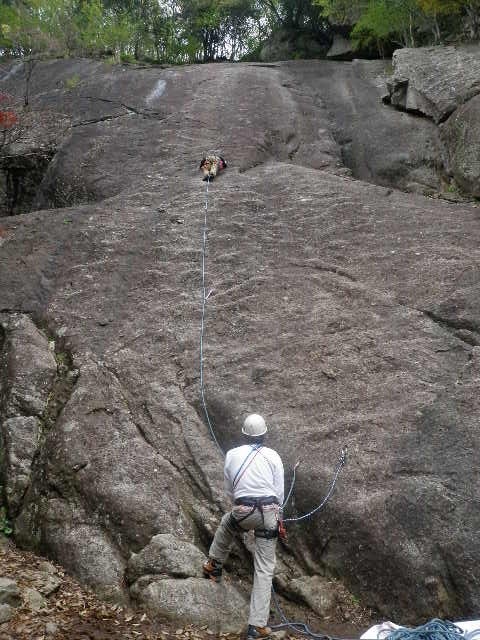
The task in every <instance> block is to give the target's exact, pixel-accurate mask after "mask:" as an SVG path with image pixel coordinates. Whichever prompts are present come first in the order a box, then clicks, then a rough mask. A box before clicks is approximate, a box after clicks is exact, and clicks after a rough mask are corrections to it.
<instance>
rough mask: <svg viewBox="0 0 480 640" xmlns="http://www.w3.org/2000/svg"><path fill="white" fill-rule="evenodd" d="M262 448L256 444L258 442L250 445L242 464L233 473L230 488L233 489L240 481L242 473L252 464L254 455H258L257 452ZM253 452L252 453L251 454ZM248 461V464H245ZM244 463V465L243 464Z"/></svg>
mask: <svg viewBox="0 0 480 640" xmlns="http://www.w3.org/2000/svg"><path fill="white" fill-rule="evenodd" d="M261 448H262V445H261V444H260V445H258V444H254V445H252V448H251V449H250V451H249V452H248V455H247V457H246V458H245V460H244V461H243V462H242V464H241V465H240V467H239V469H238V471H237V473H236V474H235V476H234V478H233V480H232V488H233V489H235V488H236V486H237V485H238V483H239V482H240V480H241V479H242V477H243V474H244V473H245V471H246V470H247V469H248V467H249V466H250V465H251V464H252V462H253V461H254V460H255V458H256V456H257V455H258V453H260V449H261ZM252 454H253V455H252ZM247 461H248V464H247ZM245 465H246V466H245Z"/></svg>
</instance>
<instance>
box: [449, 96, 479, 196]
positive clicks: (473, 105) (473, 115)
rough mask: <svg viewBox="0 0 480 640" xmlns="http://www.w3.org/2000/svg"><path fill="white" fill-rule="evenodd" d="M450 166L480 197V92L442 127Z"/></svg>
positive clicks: (458, 179)
mask: <svg viewBox="0 0 480 640" xmlns="http://www.w3.org/2000/svg"><path fill="white" fill-rule="evenodd" d="M442 137H443V139H444V141H445V146H446V148H447V149H448V151H449V170H450V172H451V174H452V176H453V177H454V179H455V182H456V183H457V184H458V185H459V186H460V187H461V188H462V189H463V190H464V191H466V192H467V193H471V194H472V195H474V196H476V197H477V198H478V197H480V95H477V96H475V97H474V98H472V99H471V100H470V101H469V102H467V103H466V104H464V105H462V106H461V107H459V108H458V109H457V110H456V111H455V112H454V113H453V114H452V115H451V116H450V118H449V119H448V120H447V121H446V122H445V124H444V125H443V127H442Z"/></svg>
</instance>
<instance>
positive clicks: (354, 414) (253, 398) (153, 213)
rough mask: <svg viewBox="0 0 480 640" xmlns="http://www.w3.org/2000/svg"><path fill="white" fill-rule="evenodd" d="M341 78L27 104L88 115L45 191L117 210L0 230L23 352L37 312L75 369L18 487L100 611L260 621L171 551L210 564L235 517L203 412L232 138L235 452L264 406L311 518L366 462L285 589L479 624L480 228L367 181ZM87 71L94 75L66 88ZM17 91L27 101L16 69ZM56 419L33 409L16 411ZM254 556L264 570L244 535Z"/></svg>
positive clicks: (217, 374)
mask: <svg viewBox="0 0 480 640" xmlns="http://www.w3.org/2000/svg"><path fill="white" fill-rule="evenodd" d="M326 64H329V63H320V62H311V63H301V62H299V63H292V64H286V65H284V64H279V65H274V66H273V67H272V66H267V67H265V66H261V65H241V64H235V65H228V64H225V65H214V66H208V65H204V66H199V67H184V68H171V69H164V70H162V69H153V68H152V69H135V68H121V67H118V68H115V67H108V66H104V65H102V64H101V63H95V62H88V61H76V62H75V61H70V62H69V61H57V62H51V63H48V64H45V65H41V66H39V67H38V71H37V74H36V76H35V78H34V83H33V87H32V105H33V106H35V105H36V108H41V109H46V108H48V107H51V108H53V109H55V110H56V111H59V112H64V113H65V114H66V116H67V117H68V118H69V119H71V121H72V122H73V123H74V125H72V127H71V129H69V130H68V132H67V134H66V136H65V138H64V140H63V142H62V145H61V147H60V148H59V149H58V152H57V155H56V157H55V158H54V160H53V162H52V164H51V166H50V168H49V170H48V171H47V175H46V176H45V179H44V182H43V183H42V185H41V193H43V194H45V196H44V197H45V200H44V202H45V204H48V202H49V197H48V194H49V193H52V191H56V190H57V189H58V188H59V186H58V185H59V184H61V185H63V187H62V188H68V187H69V185H76V184H77V183H78V180H79V179H81V182H82V184H83V185H84V187H85V188H86V189H87V191H88V193H89V199H95V200H96V202H90V203H88V202H85V204H83V205H82V206H73V207H70V208H63V209H43V210H39V211H35V212H33V213H31V214H30V215H22V216H15V217H12V218H9V219H7V220H6V221H5V222H4V223H3V227H4V235H3V240H4V242H3V244H2V262H1V266H0V291H1V301H2V302H1V310H2V313H3V318H4V324H5V326H7V329H5V331H6V334H5V335H6V337H5V338H4V345H3V353H4V355H3V357H4V361H10V360H11V358H12V349H13V348H14V346H13V345H12V342H11V341H10V342H9V339H8V331H10V329H8V327H11V326H12V323H15V322H17V321H18V318H22V319H23V320H22V322H25V323H27V324H28V326H29V327H30V329H31V333H30V334H29V335H34V333H33V329H32V327H33V325H36V326H37V327H39V329H38V330H39V331H40V332H45V331H48V333H49V335H50V334H51V335H52V336H53V337H54V340H55V350H56V361H57V370H58V369H59V367H60V365H59V362H60V361H61V360H62V359H63V360H64V362H65V365H64V369H63V372H62V373H61V374H60V373H57V376H59V380H57V382H54V383H53V390H54V392H53V397H54V398H57V401H56V410H55V412H51V413H49V419H48V421H47V426H46V427H45V428H42V429H41V436H42V437H41V438H40V440H39V445H38V447H37V453H36V454H35V456H34V462H33V464H32V463H31V462H30V463H29V464H30V466H29V467H27V466H26V465H23V466H22V467H20V469H21V471H20V472H18V473H17V467H13V466H12V465H11V464H10V466H8V465H7V463H6V462H5V461H4V462H3V465H2V473H3V475H4V477H7V479H8V482H10V484H11V485H12V486H16V483H18V482H19V480H18V478H20V480H21V481H22V486H24V487H26V489H25V495H23V496H22V497H21V499H19V502H17V505H16V507H15V511H14V513H13V516H14V524H15V535H16V538H17V540H18V541H20V542H21V543H22V544H23V545H25V546H30V547H33V548H38V549H41V550H42V551H43V552H46V553H49V554H50V555H51V556H52V557H53V558H55V559H56V560H59V561H60V562H61V563H62V564H63V565H64V566H65V567H66V568H67V569H68V570H69V571H71V572H73V573H75V574H76V575H77V576H79V577H80V578H81V579H82V580H83V581H85V582H86V583H88V584H91V585H93V586H94V587H95V588H96V589H97V590H98V591H99V592H100V593H102V594H103V595H104V596H105V597H109V598H113V599H116V600H118V599H120V600H121V599H126V598H128V597H131V596H134V597H135V599H136V600H137V601H139V602H141V603H142V606H145V607H147V608H150V609H151V610H154V611H159V612H162V614H168V615H169V616H172V617H179V616H180V617H190V619H195V620H197V621H200V620H206V619H207V618H208V617H210V616H215V618H214V628H215V630H221V629H225V628H232V621H234V623H233V625H234V626H235V627H239V626H241V623H242V622H244V621H245V618H244V613H243V612H244V606H245V603H246V594H244V593H242V592H240V591H237V590H236V588H237V586H238V585H239V584H240V583H235V588H234V586H233V583H229V581H228V579H227V580H226V582H225V584H226V585H227V586H226V587H225V591H223V590H222V589H223V587H218V586H217V587H216V586H215V585H212V584H210V583H209V582H207V581H204V580H202V579H199V578H197V577H196V576H195V575H188V574H186V575H180V574H179V571H178V565H177V563H176V561H175V555H174V548H175V549H180V550H181V549H184V550H185V549H188V550H189V553H190V552H191V556H190V557H191V558H192V561H191V564H190V570H189V572H188V573H193V571H194V565H195V563H196V562H197V559H196V558H198V561H200V557H201V554H200V553H197V552H196V551H193V549H192V547H191V545H194V546H195V547H197V548H198V549H199V550H200V551H201V552H202V553H205V552H206V551H207V549H208V543H209V541H210V539H211V535H212V532H213V530H214V527H215V524H216V522H218V519H219V517H220V515H221V513H222V512H223V510H224V509H225V508H226V507H227V505H226V503H225V500H224V497H223V490H222V459H221V456H220V455H219V452H218V451H217V449H216V447H215V445H214V444H213V443H212V440H211V438H210V434H209V431H208V429H207V427H206V425H205V421H204V416H203V414H202V411H201V405H200V401H199V330H200V308H201V291H200V287H201V246H202V224H203V216H204V209H205V196H206V191H205V184H204V183H202V181H201V179H200V176H199V174H198V164H199V159H200V158H201V157H202V154H203V153H205V151H208V150H211V149H216V150H220V151H221V152H222V153H223V154H224V155H225V157H226V159H227V161H228V163H229V169H228V170H227V171H226V172H224V173H223V174H222V175H221V176H220V177H219V178H218V179H217V180H216V181H215V182H214V183H213V184H212V185H211V187H210V190H209V197H208V217H209V223H208V226H209V234H208V251H207V271H206V275H207V286H208V288H209V290H210V289H212V293H211V295H210V296H209V299H208V304H207V315H206V333H205V381H206V399H207V403H208V407H209V409H210V412H211V415H212V419H213V424H214V427H215V430H216V434H217V437H218V439H219V441H220V443H221V444H222V446H223V447H225V448H226V447H229V446H231V445H232V444H234V443H236V442H237V441H238V432H239V425H240V421H241V419H242V417H243V416H244V415H245V414H246V413H248V412H250V411H258V412H260V413H262V414H264V415H265V416H266V418H267V420H268V422H269V424H270V438H271V440H270V441H271V443H272V445H273V446H275V447H276V448H277V449H278V451H279V452H280V454H281V455H282V457H283V458H284V461H285V465H286V467H287V469H290V468H291V467H292V465H293V463H294V462H295V461H296V460H297V458H298V457H299V456H300V457H301V458H302V465H301V467H300V469H299V471H298V481H297V486H296V489H295V497H294V501H293V502H292V505H291V506H290V508H289V515H291V514H292V513H298V514H301V513H303V512H305V511H307V510H309V509H311V508H312V507H314V506H316V505H317V504H318V503H319V502H320V501H321V499H322V498H323V496H324V495H325V493H326V491H327V489H328V486H329V483H330V480H331V478H332V473H333V469H334V465H335V462H336V460H337V457H338V455H339V452H340V449H341V447H342V446H343V445H348V447H349V451H350V461H349V464H348V467H347V468H346V470H345V471H344V472H343V474H342V476H341V478H340V480H339V484H338V486H337V490H336V492H335V494H334V497H333V499H332V501H331V502H330V503H329V504H328V506H327V507H326V509H325V510H323V511H322V512H321V513H320V514H318V515H316V516H315V517H313V518H312V519H309V520H306V521H304V522H303V523H302V524H298V525H292V526H291V534H290V535H291V540H292V545H291V554H293V557H292V556H285V557H284V558H283V559H282V561H281V562H280V568H281V571H282V582H283V584H284V585H285V592H288V591H289V588H288V583H289V582H290V581H291V580H299V582H295V583H294V584H293V585H292V588H291V589H290V592H292V593H294V592H295V591H296V593H297V594H298V596H299V597H302V598H304V599H307V600H308V598H309V597H310V595H309V594H313V592H314V591H315V588H316V587H318V584H317V582H318V580H317V579H316V578H313V579H312V576H331V575H334V576H337V577H338V578H340V579H341V580H342V581H343V582H344V583H345V584H346V585H347V586H348V587H349V588H350V589H351V590H352V591H353V592H354V593H355V595H356V596H357V597H359V598H361V599H362V601H363V603H365V604H369V605H372V606H375V607H377V608H378V609H379V610H380V611H381V615H383V616H386V617H388V618H392V619H401V620H402V621H404V622H405V623H408V622H414V621H419V620H424V619H425V618H430V617H433V616H435V615H439V616H446V617H468V616H470V615H473V614H474V613H475V612H476V611H477V604H478V598H479V595H480V571H479V568H478V563H477V562H476V559H477V558H478V557H479V554H480V542H479V538H478V530H479V528H480V513H479V511H478V509H475V508H472V505H474V504H475V499H476V498H475V496H477V495H478V492H479V489H480V487H479V479H478V473H477V472H476V466H477V457H478V456H477V452H478V448H479V445H480V442H479V437H480V436H479V431H478V422H479V416H480V394H479V392H478V391H479V380H480V376H479V372H478V360H479V358H478V354H477V353H476V351H477V349H478V347H477V345H480V309H479V302H478V301H479V299H480V298H479V293H480V291H479V286H480V285H479V281H480V280H479V275H480V248H479V247H480V216H479V213H478V209H477V208H476V207H474V206H468V205H463V206H459V205H453V204H450V203H447V202H442V201H436V200H432V199H428V198H424V197H422V196H420V195H414V194H406V193H401V192H397V191H392V189H387V188H385V187H381V186H375V185H373V184H368V183H365V182H361V181H359V180H355V179H353V178H352V177H350V175H349V171H347V169H346V168H345V166H344V165H343V164H342V154H341V148H340V146H339V144H338V143H337V141H336V136H337V134H338V130H337V131H336V129H335V125H334V120H333V118H332V115H331V113H330V114H329V112H328V110H327V109H328V108H327V107H326V104H325V103H326V101H327V99H325V100H324V99H323V98H322V95H321V86H322V85H321V84H320V85H319V84H316V83H319V82H320V83H321V82H323V80H321V79H320V80H318V78H317V79H314V76H315V75H316V74H317V75H319V76H322V74H323V75H324V76H325V75H328V72H327V71H326V69H327V67H324V66H323V65H326ZM337 64H338V65H341V64H342V63H337ZM343 64H347V63H343ZM333 68H334V67H328V69H333ZM348 69H351V67H348ZM349 73H350V71H349ZM365 73H366V71H365ZM73 75H78V76H79V77H80V79H81V81H80V82H79V84H78V85H77V87H76V88H75V89H74V90H73V91H71V92H69V93H67V92H64V91H62V90H59V89H58V87H59V86H61V83H60V84H59V82H60V81H61V80H62V79H63V80H65V79H66V78H68V77H71V76H73ZM373 77H376V72H375V73H374V74H373ZM340 86H341V87H349V86H351V85H349V84H348V83H347V82H345V81H343V82H342V83H340ZM7 87H8V89H9V90H10V91H18V90H19V88H18V87H17V86H16V84H15V77H11V78H10V79H9V80H8V82H7V83H6V87H5V88H7ZM246 88H247V89H248V91H246ZM377 90H378V91H379V92H380V91H381V89H380V87H378V88H377ZM331 95H332V94H331ZM328 99H330V100H331V101H332V104H333V103H335V101H339V100H340V98H339V95H338V94H333V97H330V98H328ZM345 100H346V101H349V100H350V101H351V102H353V104H355V100H354V97H353V95H352V94H349V93H348V92H347V93H346V94H345ZM379 108H380V107H379ZM383 109H387V108H386V107H383ZM387 111H388V110H387ZM342 113H344V112H342ZM375 113H376V112H375ZM389 113H395V112H393V111H391V112H389ZM395 115H396V116H397V115H400V114H395ZM370 117H371V119H372V121H373V119H374V118H376V117H377V116H376V115H371V116H370ZM386 117H387V116H385V118H386ZM403 117H404V118H410V116H408V115H404V116H403ZM392 122H396V120H392ZM425 122H427V121H425ZM363 124H364V121H363V120H362V118H359V119H358V126H359V127H361V126H363ZM429 124H431V123H429ZM371 126H373V125H370V124H369V127H371ZM385 126H386V125H385ZM432 126H433V125H432ZM369 130H370V131H372V128H370V129H369ZM381 130H383V129H382V128H381V127H379V131H381ZM337 137H338V136H337ZM365 137H366V138H368V136H365ZM358 144H359V145H360V143H358ZM361 144H362V145H364V146H363V149H364V150H365V153H367V152H368V150H369V149H371V148H373V147H371V146H368V145H367V143H366V142H365V141H363V142H361ZM357 148H360V147H357ZM373 155H374V154H373V153H372V157H373ZM367 157H368V156H367ZM377 157H378V156H377ZM42 327H43V329H42ZM47 327H48V330H47ZM39 340H40V341H41V342H42V344H43V345H44V346H45V345H46V340H47V339H46V338H45V337H44V338H41V339H40V338H39ZM42 353H43V354H44V355H43V356H42V358H43V359H42V360H41V362H42V363H45V362H46V361H47V356H46V352H45V350H44V349H43V350H42ZM61 354H63V356H62V357H60V356H61ZM48 362H49V363H50V364H49V366H48V367H45V370H46V371H47V372H48V376H50V378H49V379H50V382H49V384H51V377H53V375H54V373H55V371H54V366H53V361H51V360H49V361H48ZM20 364H21V367H20V369H19V370H18V371H19V372H18V373H17V374H15V375H12V373H10V372H9V371H10V370H8V369H4V374H3V382H2V385H3V391H2V394H3V395H5V390H9V389H11V388H12V385H13V386H15V384H14V383H15V381H16V380H17V379H18V378H19V376H28V375H29V373H28V372H29V371H31V362H30V361H29V360H28V359H27V360H26V361H24V362H23V363H20V362H19V363H18V365H20ZM18 365H17V366H18ZM50 365H51V366H50ZM42 366H43V365H42ZM22 372H23V373H22ZM68 381H69V383H68V384H67V382H68ZM60 382H62V384H63V383H65V384H63V386H62V384H60ZM69 385H70V386H69ZM47 386H48V385H46V387H47ZM46 387H45V391H46ZM34 388H35V389H37V383H35V385H34ZM36 393H38V392H36ZM9 394H10V395H9ZM6 397H7V400H6V401H4V406H7V407H8V406H10V404H9V402H10V401H9V400H8V398H9V397H11V392H8V393H7V396H6ZM42 397H43V396H42ZM5 402H6V404H5ZM43 402H45V399H44V400H43ZM42 406H43V405H42ZM4 411H5V409H4ZM40 411H41V407H38V408H37V406H36V405H35V411H33V410H31V409H30V408H29V411H27V412H25V408H24V404H19V405H18V406H17V405H16V409H15V411H13V412H10V413H9V415H8V419H12V418H13V419H15V418H16V417H18V418H22V417H32V416H33V417H38V415H39V413H40ZM47 413H48V412H47ZM2 429H3V433H5V422H3V427H2ZM12 432H13V430H12ZM19 433H23V431H21V432H19ZM32 449H33V445H31V446H30V449H29V454H28V455H29V456H30V452H31V450H32ZM30 459H31V458H30V457H29V460H30ZM24 469H27V471H24ZM27 472H28V474H30V477H29V480H28V482H24V481H23V480H22V478H23V477H24V475H27ZM18 495H20V494H18ZM159 536H161V537H159ZM172 538H175V540H173V539H172ZM165 549H170V550H171V552H168V558H169V560H168V562H167V559H166V558H167V557H166V555H165V553H166V552H165ZM132 553H133V554H136V556H133V558H138V561H137V560H135V559H132ZM233 561H234V562H235V571H236V573H240V575H242V576H244V575H245V574H248V573H249V571H250V570H249V567H248V565H247V562H246V554H245V552H244V551H243V550H242V549H241V548H240V547H238V548H236V549H235V551H234V558H233ZM242 563H243V564H242ZM242 567H243V569H242ZM127 568H128V571H127ZM228 568H229V567H228V566H227V569H228ZM163 571H165V573H162V572H163ZM144 572H145V573H144ZM140 574H143V575H140ZM128 576H130V579H131V580H134V582H133V583H131V588H130V587H129V586H128V581H125V577H127V578H128ZM311 597H314V596H311ZM217 598H218V603H219V604H217V605H215V603H216V602H217V600H216V599H217ZM312 603H313V601H312ZM187 604H188V607H187V606H186V605H187ZM224 605H225V606H227V605H232V606H233V609H234V610H236V611H237V612H239V613H240V615H238V616H237V617H235V618H233V616H230V614H229V613H228V614H227V615H222V613H221V612H222V610H223V609H222V607H223V606H224ZM312 606H313V604H312ZM318 606H319V607H321V606H322V605H321V603H320V604H319V605H318ZM325 606H326V604H325ZM228 611H229V612H230V611H231V609H228ZM209 624H210V623H209Z"/></svg>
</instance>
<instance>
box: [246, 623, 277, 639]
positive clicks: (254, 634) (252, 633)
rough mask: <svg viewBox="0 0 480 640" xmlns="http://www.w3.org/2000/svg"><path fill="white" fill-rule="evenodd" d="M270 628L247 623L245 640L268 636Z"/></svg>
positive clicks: (270, 631)
mask: <svg viewBox="0 0 480 640" xmlns="http://www.w3.org/2000/svg"><path fill="white" fill-rule="evenodd" d="M271 633H272V630H271V629H270V627H254V626H253V624H249V625H248V631H247V640H256V638H270V637H271V636H270V634H271Z"/></svg>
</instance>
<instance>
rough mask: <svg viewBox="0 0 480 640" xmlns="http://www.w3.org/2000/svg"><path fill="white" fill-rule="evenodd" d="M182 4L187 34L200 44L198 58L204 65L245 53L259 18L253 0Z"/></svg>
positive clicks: (201, 0) (194, 0)
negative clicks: (250, 35) (243, 51)
mask: <svg viewBox="0 0 480 640" xmlns="http://www.w3.org/2000/svg"><path fill="white" fill-rule="evenodd" d="M179 5H180V7H181V18H182V20H183V21H184V24H185V27H186V34H188V36H189V37H190V39H191V43H195V42H196V43H197V45H198V50H197V52H196V58H197V59H198V60H202V61H203V62H209V61H213V60H215V59H219V58H220V59H223V58H234V57H235V54H236V53H238V52H241V51H242V49H243V50H245V49H246V44H247V43H248V38H249V34H250V33H251V32H252V30H253V29H254V22H255V20H256V19H258V17H259V14H258V9H257V8H256V7H255V4H254V3H253V2H252V1H251V0H184V1H183V2H182V1H180V2H179Z"/></svg>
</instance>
